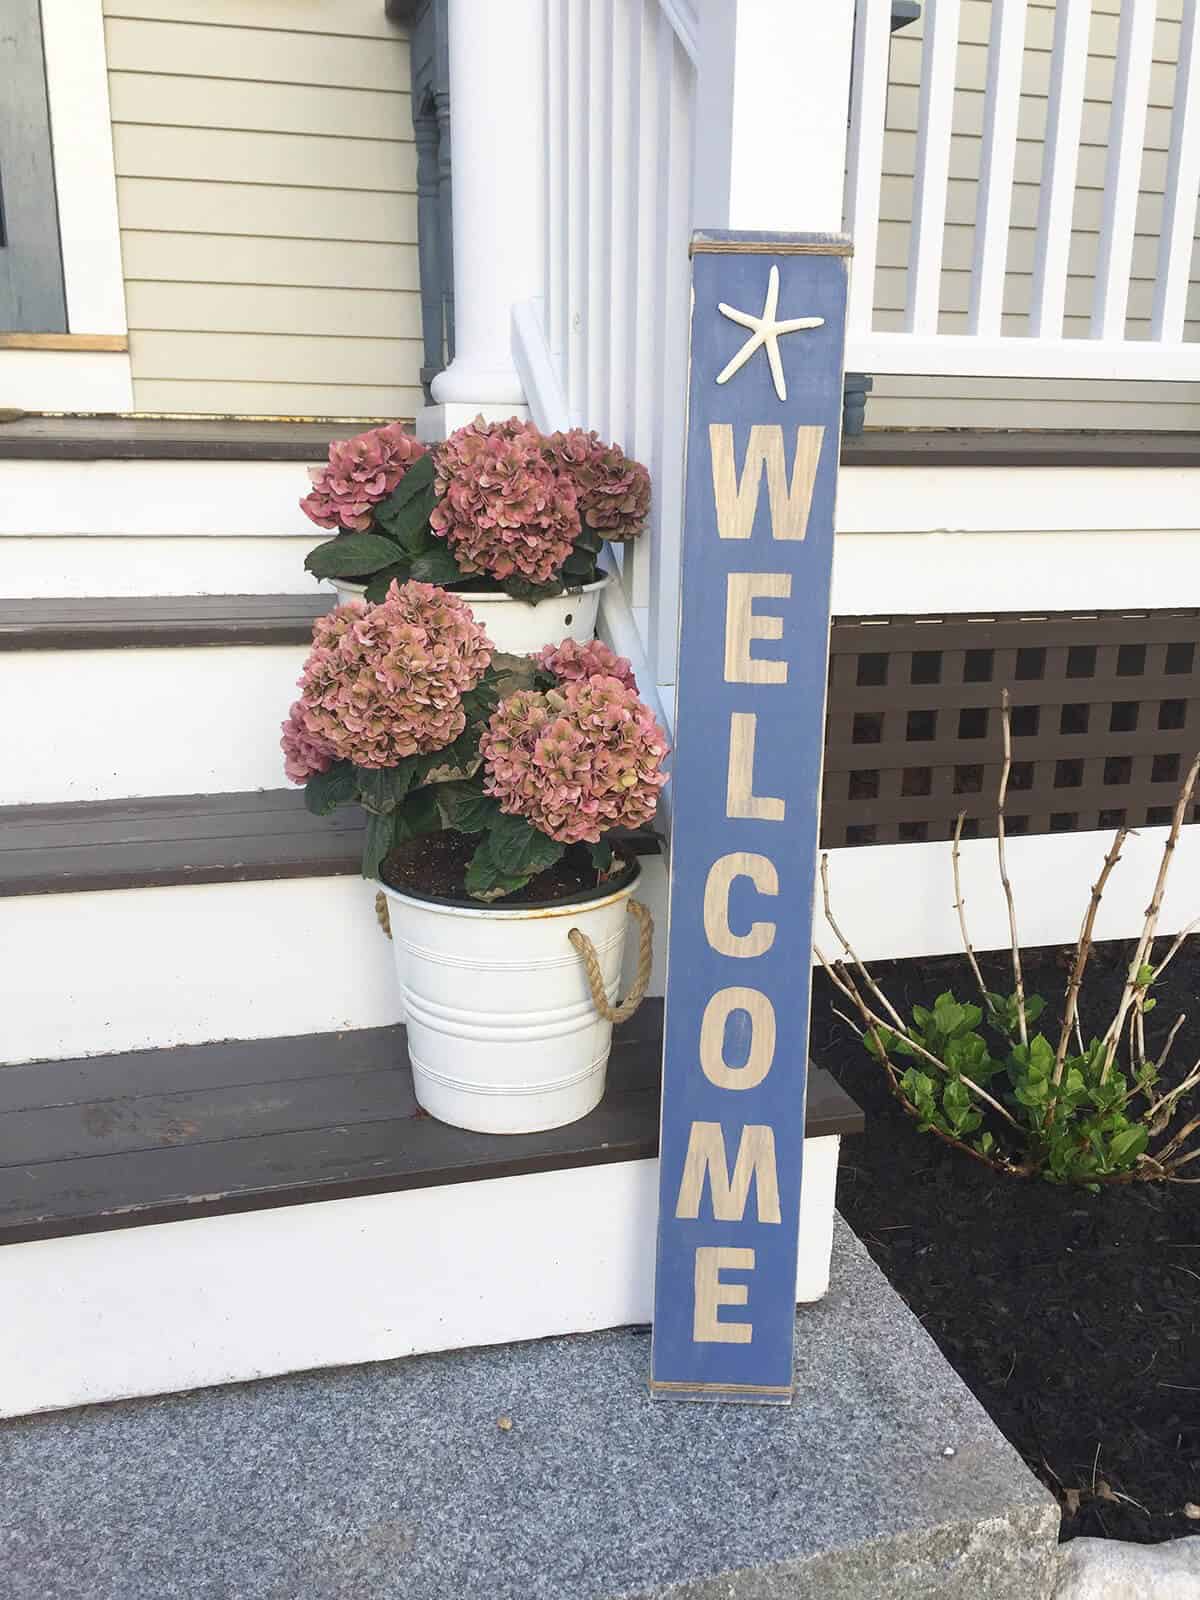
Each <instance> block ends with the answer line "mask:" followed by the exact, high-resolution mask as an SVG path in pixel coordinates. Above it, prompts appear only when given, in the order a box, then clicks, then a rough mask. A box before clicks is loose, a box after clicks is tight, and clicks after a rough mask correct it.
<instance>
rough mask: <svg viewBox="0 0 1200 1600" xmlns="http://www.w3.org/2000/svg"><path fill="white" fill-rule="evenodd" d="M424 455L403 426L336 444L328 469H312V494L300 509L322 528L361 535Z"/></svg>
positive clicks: (394, 425) (391, 425)
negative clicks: (342, 529) (350, 531)
mask: <svg viewBox="0 0 1200 1600" xmlns="http://www.w3.org/2000/svg"><path fill="white" fill-rule="evenodd" d="M424 454H425V446H424V445H423V444H422V443H421V441H420V440H419V439H414V438H413V437H412V435H411V434H408V433H406V432H405V431H404V428H403V426H402V424H401V423H399V422H389V423H388V425H387V426H386V427H385V428H372V429H370V430H369V432H367V433H360V434H359V435H358V436H357V438H354V439H335V440H334V442H333V443H332V444H331V445H330V446H329V462H328V464H327V465H326V466H324V467H313V468H311V469H310V471H309V477H310V478H311V479H312V482H313V487H312V493H311V494H307V495H305V497H304V499H303V500H301V502H300V509H301V511H303V512H304V515H305V516H306V517H308V518H309V519H310V520H311V521H312V522H315V523H316V525H317V527H318V528H339V527H340V528H354V529H357V530H358V531H359V532H361V531H363V530H364V529H367V528H369V527H370V526H371V523H372V521H373V518H374V511H375V507H376V506H377V505H378V504H379V502H380V501H381V500H386V499H387V497H388V495H390V494H391V493H392V491H393V490H394V489H395V488H396V486H397V485H398V484H399V482H400V480H401V479H402V478H403V477H404V474H405V473H406V472H407V471H408V469H409V467H411V466H412V464H413V462H414V461H418V460H419V459H420V458H421V457H422V456H423V455H424Z"/></svg>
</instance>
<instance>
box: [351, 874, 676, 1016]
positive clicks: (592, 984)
mask: <svg viewBox="0 0 1200 1600" xmlns="http://www.w3.org/2000/svg"><path fill="white" fill-rule="evenodd" d="M626 910H627V911H628V912H629V915H630V916H631V917H636V919H637V924H638V964H637V972H636V974H635V976H634V980H633V987H632V989H630V991H629V993H628V994H627V995H626V996H625V998H624V1000H622V1001H621V1003H620V1005H617V1006H610V1005H609V1003H608V993H607V991H606V990H605V987H604V974H603V972H601V970H600V961H599V958H598V957H597V955H596V947H595V945H594V944H593V943H592V941H591V940H590V939H589V938H588V936H587V934H586V933H583V932H582V931H581V930H580V929H579V928H572V929H571V930H570V932H569V933H568V934H567V938H568V939H569V940H570V941H571V945H572V947H573V948H574V949H575V950H577V951H578V952H579V955H580V956H581V958H582V960H583V965H584V970H585V972H586V973H587V980H588V987H589V988H590V989H591V991H592V1004H593V1005H594V1006H595V1008H596V1010H597V1012H598V1013H599V1015H600V1016H602V1017H603V1018H604V1020H605V1022H627V1021H628V1020H629V1018H630V1017H631V1016H632V1015H633V1013H634V1012H635V1011H636V1010H637V1008H638V1007H639V1006H640V1005H641V1003H642V1001H643V1000H644V999H645V995H646V990H647V988H648V987H649V984H650V970H651V967H652V966H653V962H654V918H653V917H652V916H651V915H650V912H649V910H648V908H647V907H646V906H644V905H643V904H642V902H641V901H640V900H629V901H628V902H627V903H626ZM375 920H376V921H377V922H378V923H379V926H380V928H381V929H382V930H383V932H384V933H386V934H387V936H388V938H389V939H390V938H391V937H392V924H391V919H390V917H389V916H388V904H387V900H386V899H385V897H384V894H383V891H382V890H379V891H378V892H377V893H376V895H375Z"/></svg>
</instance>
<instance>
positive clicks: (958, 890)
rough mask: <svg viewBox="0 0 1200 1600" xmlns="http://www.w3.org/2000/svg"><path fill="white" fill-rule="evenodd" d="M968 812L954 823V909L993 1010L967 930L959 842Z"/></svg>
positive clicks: (977, 977)
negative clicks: (959, 861) (959, 862)
mask: <svg viewBox="0 0 1200 1600" xmlns="http://www.w3.org/2000/svg"><path fill="white" fill-rule="evenodd" d="M966 815H967V813H966V812H965V811H960V812H959V813H958V820H957V821H956V822H955V824H954V846H953V848H952V850H951V851H950V865H951V868H952V870H953V873H954V909H955V911H957V912H958V927H959V931H960V933H961V934H962V942H963V949H964V950H965V951H966V952H967V960H968V961H969V962H970V963H971V971H972V972H973V973H974V974H975V982H976V983H977V984H978V985H979V992H980V994H981V995H982V996H983V1003H984V1006H985V1008H986V1009H987V1010H989V1011H990V1010H991V1006H992V1002H991V1000H990V999H989V998H988V990H987V985H986V984H985V983H984V981H983V973H982V972H980V970H979V962H978V961H976V959H975V950H974V947H973V946H972V944H971V936H970V934H969V933H968V932H967V911H966V901H965V900H964V899H963V892H962V878H961V876H960V873H959V864H958V858H959V844H960V843H961V840H962V830H963V822H964V821H965V820H966Z"/></svg>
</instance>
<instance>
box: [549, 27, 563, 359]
mask: <svg viewBox="0 0 1200 1600" xmlns="http://www.w3.org/2000/svg"><path fill="white" fill-rule="evenodd" d="M545 15H546V337H547V340H548V342H549V345H550V350H551V353H552V355H553V357H554V363H555V366H556V367H557V369H558V372H559V376H560V378H561V377H562V375H563V372H564V371H565V355H566V342H567V341H566V332H567V249H568V241H567V229H566V218H567V204H566V171H565V161H566V149H567V123H566V117H567V104H566V94H565V87H566V84H567V81H568V78H567V73H568V65H567V28H566V18H565V16H564V14H563V6H562V4H561V3H560V0H545Z"/></svg>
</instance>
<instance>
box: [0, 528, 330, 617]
mask: <svg viewBox="0 0 1200 1600" xmlns="http://www.w3.org/2000/svg"><path fill="white" fill-rule="evenodd" d="M314 531H315V530H314ZM320 542H321V540H320V539H312V538H307V537H305V538H297V539H291V538H288V539H282V538H280V539H264V538H256V537H252V536H249V535H247V536H246V537H245V538H241V539H237V538H230V539H217V538H213V539H188V538H169V539H168V538H161V539H137V538H133V539H125V538H114V537H110V536H107V535H106V536H100V535H97V534H93V535H92V537H91V538H85V537H82V536H79V535H64V536H62V537H59V538H54V537H50V536H40V535H39V536H30V537H27V538H12V539H2V538H0V599H2V600H17V599H24V598H25V597H26V596H28V595H53V596H55V597H62V596H70V597H71V598H72V599H88V598H91V597H94V596H102V597H104V598H109V597H112V596H118V597H120V598H125V597H126V596H133V595H181V594H306V595H307V594H315V593H317V592H318V588H317V585H316V583H315V582H314V581H313V579H312V578H311V577H310V576H309V574H308V573H307V572H305V570H304V558H305V556H306V555H307V554H308V552H309V551H310V550H311V549H312V548H313V547H314V545H316V544H319V543H320ZM320 592H324V591H323V590H322V591H320Z"/></svg>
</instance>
